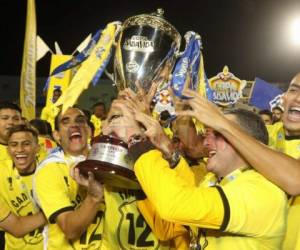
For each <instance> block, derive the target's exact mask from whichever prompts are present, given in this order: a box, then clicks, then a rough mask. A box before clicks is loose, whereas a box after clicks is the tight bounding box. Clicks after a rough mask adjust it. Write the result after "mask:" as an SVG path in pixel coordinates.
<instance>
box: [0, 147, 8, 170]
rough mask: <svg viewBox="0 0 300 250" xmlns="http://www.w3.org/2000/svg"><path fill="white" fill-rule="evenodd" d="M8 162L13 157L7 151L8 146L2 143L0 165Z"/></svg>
mask: <svg viewBox="0 0 300 250" xmlns="http://www.w3.org/2000/svg"><path fill="white" fill-rule="evenodd" d="M7 160H11V157H10V155H9V154H8V151H7V145H4V144H1V143H0V165H1V163H2V162H6V161H7Z"/></svg>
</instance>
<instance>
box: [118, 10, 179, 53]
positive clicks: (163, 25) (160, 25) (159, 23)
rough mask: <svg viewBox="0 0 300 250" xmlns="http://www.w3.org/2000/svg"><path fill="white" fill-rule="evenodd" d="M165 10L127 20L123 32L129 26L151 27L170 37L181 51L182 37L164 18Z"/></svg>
mask: <svg viewBox="0 0 300 250" xmlns="http://www.w3.org/2000/svg"><path fill="white" fill-rule="evenodd" d="M163 14H164V10H163V9H162V8H158V9H157V10H156V12H153V13H151V14H141V15H137V16H132V17H129V18H128V19H126V20H125V21H124V23H123V28H122V29H123V30H124V29H126V28H128V27H129V26H135V25H138V26H150V27H152V28H154V29H159V30H161V31H163V32H164V33H166V34H167V35H169V36H170V37H171V38H172V40H173V41H175V43H176V45H177V46H176V47H177V48H178V49H179V47H180V42H181V35H180V33H179V32H178V31H177V29H176V28H175V27H174V26H173V25H172V24H170V23H169V22H168V21H167V20H166V19H165V18H164V16H163Z"/></svg>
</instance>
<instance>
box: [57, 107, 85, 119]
mask: <svg viewBox="0 0 300 250" xmlns="http://www.w3.org/2000/svg"><path fill="white" fill-rule="evenodd" d="M70 116H84V114H83V112H82V111H81V110H80V109H77V108H68V109H67V110H66V111H65V112H64V113H63V114H61V115H60V119H63V118H65V117H70Z"/></svg>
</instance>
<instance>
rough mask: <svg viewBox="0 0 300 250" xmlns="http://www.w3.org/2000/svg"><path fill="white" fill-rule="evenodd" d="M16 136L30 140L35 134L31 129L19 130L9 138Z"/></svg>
mask: <svg viewBox="0 0 300 250" xmlns="http://www.w3.org/2000/svg"><path fill="white" fill-rule="evenodd" d="M15 138H21V139H26V140H28V138H34V136H33V134H32V133H31V132H29V131H17V132H14V133H13V134H12V135H11V136H10V138H9V140H12V139H15Z"/></svg>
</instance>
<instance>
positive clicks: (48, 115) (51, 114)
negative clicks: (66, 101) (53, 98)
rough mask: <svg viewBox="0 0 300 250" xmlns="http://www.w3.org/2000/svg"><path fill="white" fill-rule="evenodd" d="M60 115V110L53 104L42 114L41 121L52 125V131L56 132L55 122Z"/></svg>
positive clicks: (44, 109) (46, 107)
mask: <svg viewBox="0 0 300 250" xmlns="http://www.w3.org/2000/svg"><path fill="white" fill-rule="evenodd" d="M58 113H59V108H58V107H56V106H55V105H54V104H53V103H51V104H50V105H47V106H45V107H44V108H43V109H42V112H41V119H42V120H45V121H47V122H49V123H50V125H51V128H52V130H54V127H55V126H54V121H55V117H56V115H57V114H58Z"/></svg>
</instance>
